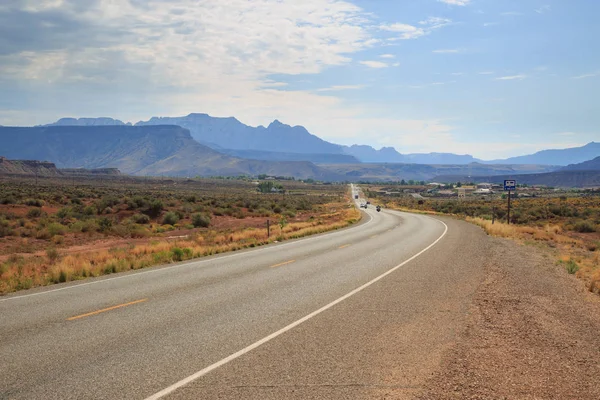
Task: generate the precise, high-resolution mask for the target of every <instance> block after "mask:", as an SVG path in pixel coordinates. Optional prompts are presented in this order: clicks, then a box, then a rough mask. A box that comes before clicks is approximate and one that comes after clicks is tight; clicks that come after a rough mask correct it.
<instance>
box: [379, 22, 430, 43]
mask: <svg viewBox="0 0 600 400" xmlns="http://www.w3.org/2000/svg"><path fill="white" fill-rule="evenodd" d="M379 29H381V30H382V31H388V32H395V33H401V35H400V36H399V38H400V39H417V38H419V37H421V36H425V35H426V34H427V33H426V31H425V29H422V28H417V27H416V26H412V25H408V24H401V23H395V24H383V25H380V26H379Z"/></svg>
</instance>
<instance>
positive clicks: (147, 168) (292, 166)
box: [0, 125, 339, 180]
mask: <svg viewBox="0 0 600 400" xmlns="http://www.w3.org/2000/svg"><path fill="white" fill-rule="evenodd" d="M0 149H1V150H0V151H2V153H3V155H4V156H6V157H9V158H14V159H29V160H48V161H51V162H54V163H56V165H57V166H58V167H59V168H88V169H91V168H107V167H112V168H118V169H119V170H121V171H122V172H124V173H127V174H137V175H159V174H165V175H173V176H177V175H179V176H195V175H201V176H215V175H241V174H247V175H258V174H269V175H284V176H294V177H297V178H313V179H319V180H338V178H339V177H338V176H337V175H335V173H333V172H330V171H327V170H324V169H322V168H319V167H317V166H316V165H314V164H312V163H310V162H272V161H257V160H244V159H241V158H236V157H231V156H228V155H225V154H221V153H218V152H216V151H215V150H212V149H210V148H208V147H206V146H203V145H201V144H200V143H198V142H196V141H195V140H193V139H192V137H191V135H190V132H189V131H188V130H187V129H184V128H181V127H179V126H117V125H113V126H49V127H33V128H20V127H9V128H0Z"/></svg>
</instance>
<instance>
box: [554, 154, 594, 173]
mask: <svg viewBox="0 0 600 400" xmlns="http://www.w3.org/2000/svg"><path fill="white" fill-rule="evenodd" d="M561 171H600V156H599V157H596V158H594V159H593V160H590V161H585V162H582V163H579V164H570V165H567V166H566V167H564V168H561Z"/></svg>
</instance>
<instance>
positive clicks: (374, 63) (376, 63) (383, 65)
mask: <svg viewBox="0 0 600 400" xmlns="http://www.w3.org/2000/svg"><path fill="white" fill-rule="evenodd" d="M359 64H362V65H365V66H367V67H369V68H387V67H389V65H388V64H386V63H384V62H381V61H360V62H359Z"/></svg>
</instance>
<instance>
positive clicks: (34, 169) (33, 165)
mask: <svg viewBox="0 0 600 400" xmlns="http://www.w3.org/2000/svg"><path fill="white" fill-rule="evenodd" d="M0 174H10V175H39V176H59V175H60V172H59V171H58V168H56V165H54V164H53V163H51V162H47V161H33V160H9V159H7V158H5V157H0Z"/></svg>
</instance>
